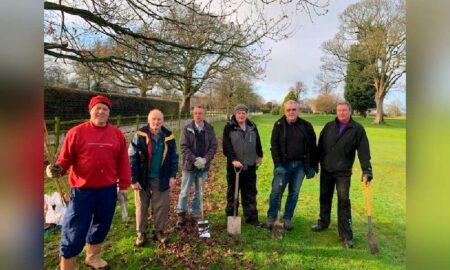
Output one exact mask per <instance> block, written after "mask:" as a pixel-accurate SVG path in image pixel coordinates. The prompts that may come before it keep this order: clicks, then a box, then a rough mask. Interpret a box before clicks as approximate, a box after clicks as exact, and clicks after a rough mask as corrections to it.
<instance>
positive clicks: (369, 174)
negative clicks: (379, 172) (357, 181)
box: [361, 172, 373, 182]
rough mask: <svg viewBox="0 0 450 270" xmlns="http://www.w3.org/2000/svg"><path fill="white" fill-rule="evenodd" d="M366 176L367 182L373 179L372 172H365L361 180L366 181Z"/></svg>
mask: <svg viewBox="0 0 450 270" xmlns="http://www.w3.org/2000/svg"><path fill="white" fill-rule="evenodd" d="M364 177H365V178H367V182H370V181H372V179H373V175H372V173H371V172H364V173H363V175H362V176H361V181H362V182H364Z"/></svg>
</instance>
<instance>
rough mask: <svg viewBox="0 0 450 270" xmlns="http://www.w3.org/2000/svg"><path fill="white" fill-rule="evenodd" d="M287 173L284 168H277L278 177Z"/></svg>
mask: <svg viewBox="0 0 450 270" xmlns="http://www.w3.org/2000/svg"><path fill="white" fill-rule="evenodd" d="M285 173H286V169H284V167H283V166H276V167H275V174H276V175H284V174H285Z"/></svg>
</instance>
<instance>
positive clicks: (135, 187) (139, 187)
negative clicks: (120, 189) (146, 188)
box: [131, 182, 142, 190]
mask: <svg viewBox="0 0 450 270" xmlns="http://www.w3.org/2000/svg"><path fill="white" fill-rule="evenodd" d="M131 188H133V189H134V190H141V189H142V187H141V184H139V182H136V183H134V184H133V183H132V184H131Z"/></svg>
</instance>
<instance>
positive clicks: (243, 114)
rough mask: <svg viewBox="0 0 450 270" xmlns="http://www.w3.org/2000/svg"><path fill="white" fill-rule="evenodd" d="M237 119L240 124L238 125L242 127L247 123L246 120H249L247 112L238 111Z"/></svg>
mask: <svg viewBox="0 0 450 270" xmlns="http://www.w3.org/2000/svg"><path fill="white" fill-rule="evenodd" d="M235 117H236V121H237V122H238V124H240V125H242V124H244V123H245V120H247V112H246V111H238V112H237V113H236V114H235Z"/></svg>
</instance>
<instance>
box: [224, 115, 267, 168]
mask: <svg viewBox="0 0 450 270" xmlns="http://www.w3.org/2000/svg"><path fill="white" fill-rule="evenodd" d="M245 124H246V126H247V127H246V130H245V131H243V130H242V129H241V128H240V127H239V125H238V123H237V122H236V118H235V117H234V115H233V116H232V117H231V120H230V121H228V123H227V124H226V125H225V128H224V130H223V142H222V148H223V154H224V155H225V156H226V157H227V163H228V165H230V164H231V162H232V161H234V160H238V161H240V162H241V163H243V165H244V167H246V166H255V164H256V158H257V157H263V151H262V146H261V139H260V137H259V133H258V129H257V128H256V125H255V123H253V122H252V121H250V120H248V119H247V120H246V123H245Z"/></svg>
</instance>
